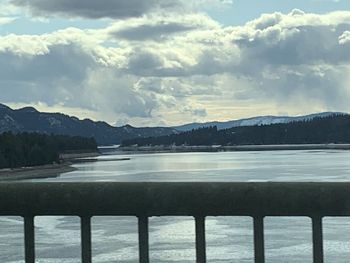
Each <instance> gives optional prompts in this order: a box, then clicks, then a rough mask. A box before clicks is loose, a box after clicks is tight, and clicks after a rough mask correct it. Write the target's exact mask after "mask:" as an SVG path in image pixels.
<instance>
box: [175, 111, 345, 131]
mask: <svg viewBox="0 0 350 263" xmlns="http://www.w3.org/2000/svg"><path fill="white" fill-rule="evenodd" d="M334 115H348V114H347V113H344V112H320V113H312V114H307V115H300V116H274V115H265V116H256V117H250V118H243V119H237V120H230V121H222V122H220V121H210V122H203V123H198V122H194V123H188V124H184V125H179V126H172V128H174V129H176V130H178V131H180V132H185V131H190V130H193V129H198V128H206V127H212V126H216V127H217V128H218V130H223V129H229V128H233V127H241V126H255V125H269V124H278V123H289V122H293V121H303V120H311V119H313V118H316V117H329V116H334Z"/></svg>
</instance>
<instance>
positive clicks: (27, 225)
mask: <svg viewBox="0 0 350 263" xmlns="http://www.w3.org/2000/svg"><path fill="white" fill-rule="evenodd" d="M24 250H25V262H26V263H34V262H35V236H34V217H33V216H26V217H24Z"/></svg>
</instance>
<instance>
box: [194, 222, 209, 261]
mask: <svg viewBox="0 0 350 263" xmlns="http://www.w3.org/2000/svg"><path fill="white" fill-rule="evenodd" d="M195 221H196V256H197V260H196V262H197V263H205V262H206V260H207V259H206V244H205V217H204V216H196V217H195Z"/></svg>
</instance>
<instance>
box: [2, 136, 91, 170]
mask: <svg viewBox="0 0 350 263" xmlns="http://www.w3.org/2000/svg"><path fill="white" fill-rule="evenodd" d="M71 151H85V152H97V144H96V141H95V140H94V139H93V138H83V137H70V136H63V135H45V134H38V133H18V134H13V133H11V132H5V133H3V134H1V135H0V169H1V168H17V167H28V166H37V165H44V164H52V163H58V162H59V154H60V153H64V152H71Z"/></svg>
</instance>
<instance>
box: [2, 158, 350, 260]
mask: <svg viewBox="0 0 350 263" xmlns="http://www.w3.org/2000/svg"><path fill="white" fill-rule="evenodd" d="M123 157H128V158H130V160H127V161H111V160H112V159H115V158H123ZM349 160H350V151H349V152H348V151H275V152H273V151H271V152H226V153H170V154H169V153H167V154H135V155H127V154H125V155H118V156H115V155H108V156H102V157H100V158H99V161H98V162H95V163H86V164H78V165H75V167H76V168H78V170H77V171H74V172H71V173H66V174H62V175H61V176H60V177H59V178H55V179H47V180H46V181H137V182H140V181H216V182H218V181H227V182H229V181H350V162H349ZM35 223H36V226H37V227H36V242H37V247H36V253H37V257H38V260H37V262H45V263H51V262H57V263H61V262H62V263H63V262H64V263H68V262H69V263H70V262H74V263H75V262H80V259H79V257H80V230H79V219H78V218H76V217H37V218H36V221H35ZM206 224H207V225H206V227H207V231H206V236H207V240H208V258H209V262H254V261H253V231H252V220H251V219H250V218H245V217H218V218H208V219H207V222H206ZM265 225H266V257H267V262H271V263H280V262H312V247H311V221H310V220H309V219H308V218H272V217H268V218H266V221H265ZM324 226H325V229H324V234H325V253H326V261H327V262H331V263H340V262H349V259H350V242H349V241H350V220H349V219H348V218H345V219H344V218H343V219H340V218H326V219H325V221H324ZM22 228H23V222H22V219H21V218H16V217H6V218H4V217H2V218H0V251H1V253H0V262H23V231H22ZM194 238H195V237H194V221H193V219H192V218H190V217H182V218H174V217H160V218H151V220H150V246H151V260H152V262H156V263H158V262H159V263H165V262H184V263H185V262H195V250H194ZM137 249H138V245H137V221H136V218H133V217H119V218H117V217H95V218H93V254H94V260H93V262H99V263H102V262H106V263H107V262H125V263H126V262H138V252H137V251H138V250H137Z"/></svg>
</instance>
